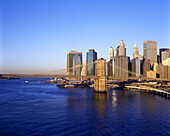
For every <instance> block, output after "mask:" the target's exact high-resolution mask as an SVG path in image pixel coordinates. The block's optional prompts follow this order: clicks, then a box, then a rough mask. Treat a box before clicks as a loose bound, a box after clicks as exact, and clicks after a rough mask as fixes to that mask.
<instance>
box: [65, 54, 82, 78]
mask: <svg viewBox="0 0 170 136" xmlns="http://www.w3.org/2000/svg"><path fill="white" fill-rule="evenodd" d="M81 64H82V52H77V51H70V52H67V75H78V73H80V72H77V74H76V67H77V70H78V65H79V66H80V65H81ZM76 65H77V66H76ZM80 71H81V70H80Z"/></svg>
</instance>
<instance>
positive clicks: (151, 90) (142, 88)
mask: <svg viewBox="0 0 170 136" xmlns="http://www.w3.org/2000/svg"><path fill="white" fill-rule="evenodd" d="M125 89H130V90H137V91H140V92H144V93H152V94H155V95H159V96H162V97H165V98H168V99H170V93H169V92H167V91H164V90H160V89H157V88H153V87H149V86H143V85H139V86H132V85H131V86H128V85H126V86H125Z"/></svg>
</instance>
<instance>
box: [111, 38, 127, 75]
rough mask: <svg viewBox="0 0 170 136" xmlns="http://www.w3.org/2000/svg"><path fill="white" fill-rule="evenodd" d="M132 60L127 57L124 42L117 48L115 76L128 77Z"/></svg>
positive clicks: (114, 59) (114, 58) (114, 63)
mask: <svg viewBox="0 0 170 136" xmlns="http://www.w3.org/2000/svg"><path fill="white" fill-rule="evenodd" d="M129 61H130V58H129V57H128V56H126V48H125V45H124V42H123V40H121V42H120V45H119V46H118V47H117V48H116V56H114V57H113V66H114V70H113V75H114V76H116V77H128V75H129Z"/></svg>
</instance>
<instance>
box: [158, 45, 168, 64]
mask: <svg viewBox="0 0 170 136" xmlns="http://www.w3.org/2000/svg"><path fill="white" fill-rule="evenodd" d="M164 51H166V52H170V49H168V48H161V49H159V55H160V63H162V61H163V60H162V52H164ZM169 54H170V53H169ZM169 57H170V56H169Z"/></svg>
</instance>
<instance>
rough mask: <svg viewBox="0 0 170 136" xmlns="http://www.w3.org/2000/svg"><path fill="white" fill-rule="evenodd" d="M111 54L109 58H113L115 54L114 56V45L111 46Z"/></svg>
mask: <svg viewBox="0 0 170 136" xmlns="http://www.w3.org/2000/svg"><path fill="white" fill-rule="evenodd" d="M109 54H110V56H109V58H110V60H111V59H112V58H113V56H114V50H113V48H112V47H110V50H109Z"/></svg>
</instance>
